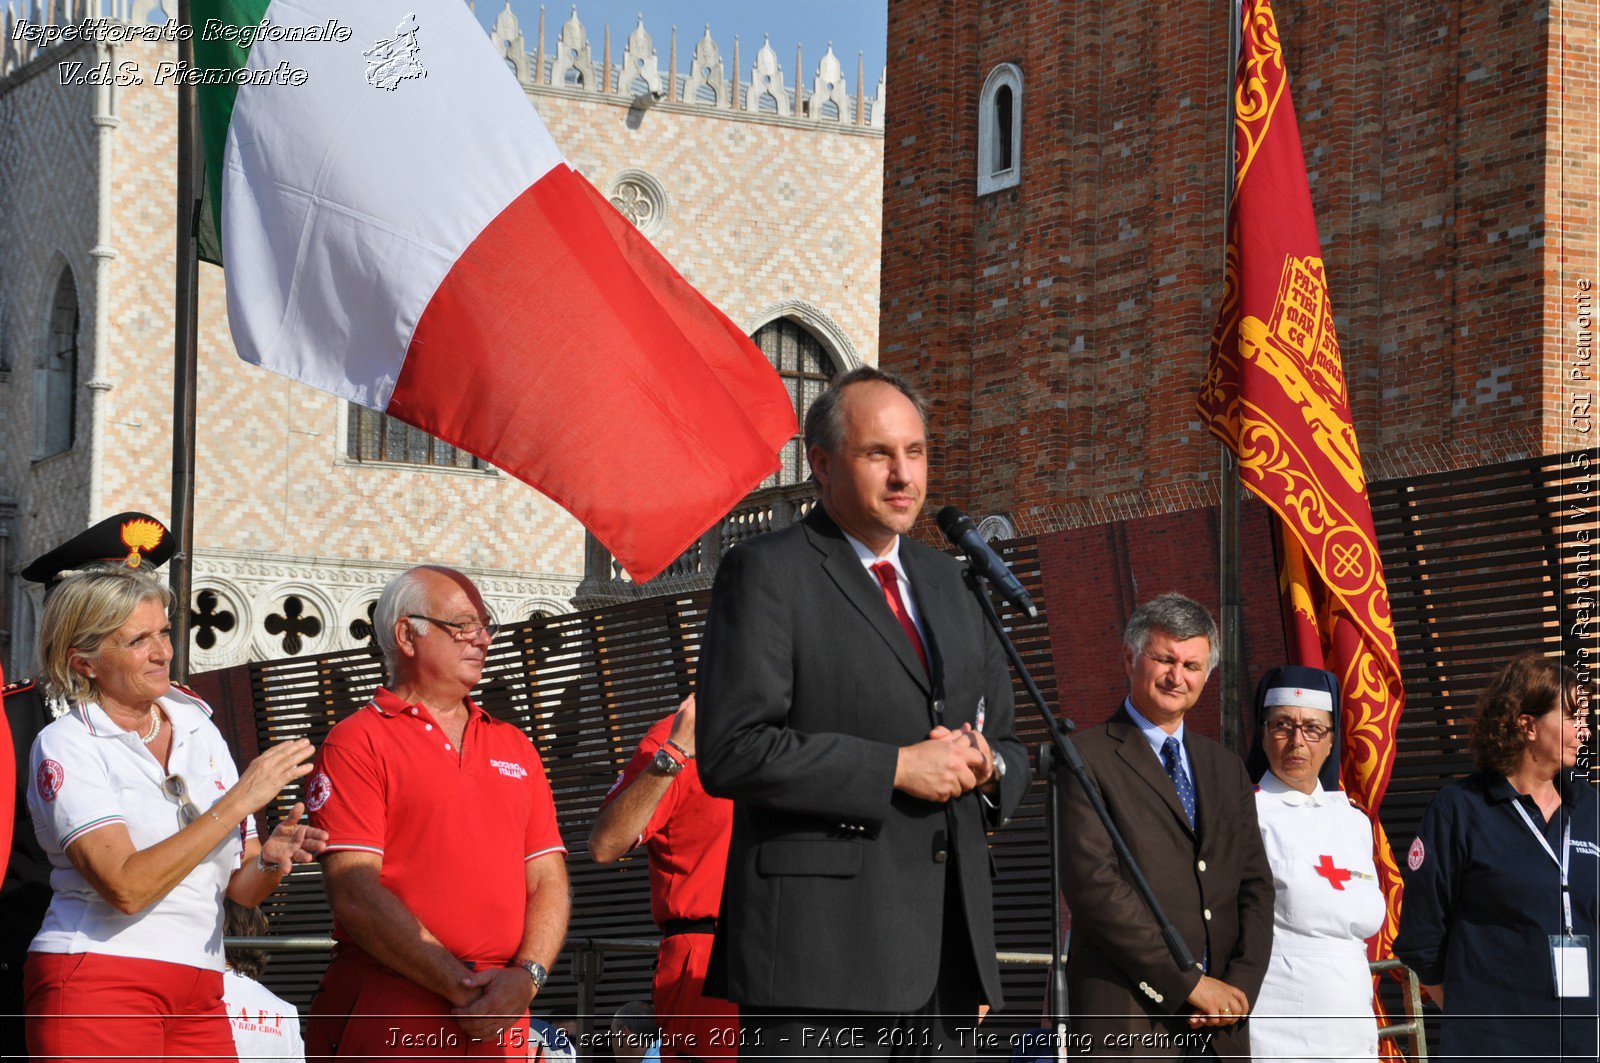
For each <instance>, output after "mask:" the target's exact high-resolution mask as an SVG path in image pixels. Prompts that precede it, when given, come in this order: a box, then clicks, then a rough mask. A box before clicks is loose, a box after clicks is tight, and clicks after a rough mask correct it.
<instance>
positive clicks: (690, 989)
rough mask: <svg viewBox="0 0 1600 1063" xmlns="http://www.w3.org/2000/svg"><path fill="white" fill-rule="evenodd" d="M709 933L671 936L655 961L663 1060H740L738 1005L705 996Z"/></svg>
mask: <svg viewBox="0 0 1600 1063" xmlns="http://www.w3.org/2000/svg"><path fill="white" fill-rule="evenodd" d="M710 958H711V935H710V934H672V935H670V936H668V937H664V938H662V939H661V950H660V952H659V953H657V958H656V977H655V987H654V988H655V1012H656V1022H657V1024H658V1025H660V1027H661V1058H662V1059H674V1058H677V1059H704V1060H712V1059H737V1058H739V1005H737V1004H734V1003H732V1002H731V1001H727V1000H722V999H720V998H718V997H708V996H706V995H705V994H704V992H703V990H704V989H705V984H706V966H707V963H708V961H709V960H710Z"/></svg>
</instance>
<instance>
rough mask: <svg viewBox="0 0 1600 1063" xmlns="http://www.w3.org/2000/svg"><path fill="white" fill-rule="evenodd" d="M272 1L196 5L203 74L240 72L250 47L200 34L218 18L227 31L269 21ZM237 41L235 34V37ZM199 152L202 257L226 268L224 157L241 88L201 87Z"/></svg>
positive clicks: (193, 15) (193, 23)
mask: <svg viewBox="0 0 1600 1063" xmlns="http://www.w3.org/2000/svg"><path fill="white" fill-rule="evenodd" d="M270 6H272V0H193V2H192V3H191V4H190V5H189V25H190V27H191V28H192V29H193V30H194V62H195V66H196V67H199V68H201V69H208V70H209V69H222V70H239V69H241V68H243V66H244V65H245V63H246V62H247V61H249V59H250V48H249V47H248V46H241V45H240V44H239V42H238V40H237V39H235V40H231V41H227V40H212V41H208V40H203V39H202V34H201V32H200V31H201V30H202V29H204V27H205V24H206V22H207V21H209V20H211V19H216V20H217V21H218V22H220V23H222V24H223V25H225V26H254V25H256V24H258V23H259V22H260V21H261V20H262V19H264V18H266V17H267V8H268V7H270ZM235 36H237V35H235ZM194 91H195V97H196V99H197V100H198V102H199V105H200V150H201V152H202V153H203V154H204V157H205V163H206V180H205V187H204V189H203V190H202V196H203V202H202V203H201V212H200V257H201V258H202V259H204V260H205V261H207V262H213V263H215V264H217V265H219V266H220V265H222V154H223V152H224V151H225V150H227V146H228V125H229V123H230V122H232V121H233V101H234V99H235V98H236V97H237V96H238V95H239V86H238V85H235V84H228V85H199V86H196V88H195V90H194Z"/></svg>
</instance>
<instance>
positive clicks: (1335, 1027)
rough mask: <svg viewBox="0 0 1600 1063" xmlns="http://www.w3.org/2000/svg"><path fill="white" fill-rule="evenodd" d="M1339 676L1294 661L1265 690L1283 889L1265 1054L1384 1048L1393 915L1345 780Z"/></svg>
mask: <svg viewBox="0 0 1600 1063" xmlns="http://www.w3.org/2000/svg"><path fill="white" fill-rule="evenodd" d="M1338 705H1339V685H1338V680H1337V679H1336V678H1335V677H1334V675H1333V674H1332V673H1331V672H1325V671H1323V670H1322V669H1320V668H1301V667H1297V666H1293V665H1287V666H1284V667H1281V668H1275V669H1273V670H1272V671H1271V672H1268V673H1267V675H1266V677H1265V678H1264V679H1263V680H1262V682H1261V685H1260V686H1259V687H1258V688H1257V690H1256V728H1257V733H1256V741H1255V744H1254V745H1253V747H1252V748H1251V750H1250V755H1249V757H1248V758H1247V759H1246V762H1245V766H1246V768H1247V769H1248V770H1249V771H1250V774H1251V776H1252V777H1254V778H1256V779H1257V780H1259V788H1258V789H1257V791H1256V815H1257V818H1258V820H1259V822H1260V825H1261V838H1262V841H1263V843H1264V844H1265V847H1266V850H1267V859H1268V861H1269V862H1270V863H1271V865H1272V877H1273V885H1274V887H1275V888H1276V890H1277V904H1276V914H1275V918H1274V925H1273V938H1272V959H1271V961H1270V962H1269V963H1268V965H1267V977H1266V980H1265V981H1264V982H1263V983H1262V985H1261V995H1260V997H1259V998H1258V999H1257V1001H1256V1006H1255V1011H1254V1013H1253V1014H1252V1015H1251V1017H1250V1047H1251V1051H1252V1054H1253V1056H1254V1058H1255V1059H1256V1060H1258V1061H1260V1060H1317V1061H1319V1063H1326V1061H1328V1060H1337V1059H1343V1060H1363V1061H1371V1060H1375V1059H1376V1058H1377V1054H1378V1022H1377V1018H1376V1017H1375V1015H1374V1014H1373V1010H1372V977H1371V975H1370V973H1369V972H1368V969H1367V947H1366V940H1365V939H1366V938H1368V937H1371V936H1372V935H1373V934H1376V933H1377V932H1378V929H1379V927H1381V926H1382V924H1383V916H1384V900H1383V891H1382V890H1381V889H1380V888H1379V885H1378V875H1377V869H1376V868H1375V867H1374V866H1373V862H1372V850H1373V834H1372V823H1371V821H1370V820H1369V819H1368V818H1367V816H1366V814H1365V813H1364V812H1362V811H1360V810H1359V809H1356V808H1354V807H1352V806H1351V804H1350V801H1349V799H1348V798H1346V797H1345V795H1344V793H1343V791H1341V790H1340V789H1339V788H1338V786H1339V758H1338V757H1337V756H1335V755H1333V753H1334V750H1335V749H1337V747H1338V728H1337V723H1338V711H1337V709H1338Z"/></svg>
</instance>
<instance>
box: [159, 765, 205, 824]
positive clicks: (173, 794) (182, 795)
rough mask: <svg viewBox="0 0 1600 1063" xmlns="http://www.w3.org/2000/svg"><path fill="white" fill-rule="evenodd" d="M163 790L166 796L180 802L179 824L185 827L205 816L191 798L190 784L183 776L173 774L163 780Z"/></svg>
mask: <svg viewBox="0 0 1600 1063" xmlns="http://www.w3.org/2000/svg"><path fill="white" fill-rule="evenodd" d="M161 789H162V790H163V791H164V792H165V793H166V795H167V796H168V797H170V798H172V799H173V800H175V801H177V802H178V822H180V823H182V824H183V825H184V826H185V827H187V826H188V825H189V824H191V823H193V822H194V821H195V820H197V819H199V818H200V817H201V815H202V814H203V813H202V812H201V811H200V806H199V805H197V804H195V803H194V800H193V799H192V798H190V796H189V784H188V783H187V782H186V781H184V778H183V776H182V775H179V774H178V773H177V772H173V773H172V774H171V775H168V776H167V777H166V778H165V779H162V780H161Z"/></svg>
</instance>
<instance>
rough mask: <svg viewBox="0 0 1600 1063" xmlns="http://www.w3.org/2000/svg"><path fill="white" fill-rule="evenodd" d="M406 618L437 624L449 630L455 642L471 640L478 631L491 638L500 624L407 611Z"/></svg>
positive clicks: (475, 636) (476, 635)
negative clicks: (451, 618)
mask: <svg viewBox="0 0 1600 1063" xmlns="http://www.w3.org/2000/svg"><path fill="white" fill-rule="evenodd" d="M406 619H407V620H426V621H427V622H428V623H430V624H438V625H439V626H440V627H442V628H444V629H445V630H447V631H449V632H450V637H451V638H453V639H455V640H456V641H457V642H471V641H472V640H473V639H475V638H477V637H478V632H480V631H482V632H484V633H486V634H487V635H488V636H489V638H490V639H491V640H492V639H493V638H494V636H495V633H496V632H497V631H499V630H500V625H499V624H496V623H493V622H492V621H483V620H440V619H439V618H438V617H436V616H423V615H422V614H421V613H407V614H406Z"/></svg>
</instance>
